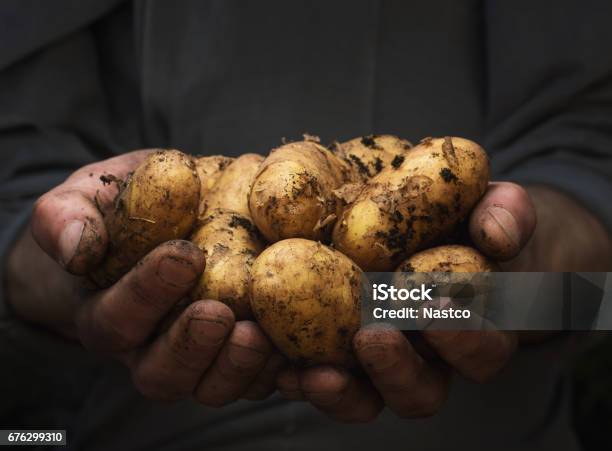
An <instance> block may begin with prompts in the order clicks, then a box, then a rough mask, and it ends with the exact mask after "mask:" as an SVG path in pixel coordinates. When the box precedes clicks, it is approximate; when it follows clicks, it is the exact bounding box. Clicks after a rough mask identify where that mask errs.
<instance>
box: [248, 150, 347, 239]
mask: <svg viewBox="0 0 612 451" xmlns="http://www.w3.org/2000/svg"><path fill="white" fill-rule="evenodd" d="M349 181H351V169H350V167H349V166H348V165H347V164H346V162H344V161H343V160H341V159H340V158H337V157H336V156H335V155H334V154H332V153H331V152H330V151H329V150H328V149H326V148H325V147H323V146H321V145H320V144H318V143H317V142H315V141H299V142H293V143H289V144H285V145H283V146H281V147H279V148H277V149H274V150H273V151H272V152H271V153H270V155H269V156H268V157H267V158H266V159H265V160H264V162H263V164H262V165H261V168H260V170H259V173H258V174H257V176H256V178H255V182H254V183H253V187H252V189H251V194H250V196H249V207H250V211H251V217H252V218H253V221H254V222H255V225H257V228H258V229H259V230H260V231H261V233H262V234H263V235H264V236H265V237H266V239H267V240H268V241H270V242H276V241H279V240H282V239H285V238H308V239H311V240H326V239H328V238H329V236H330V233H331V229H332V228H333V224H334V222H335V221H336V219H337V218H338V216H339V214H340V212H341V208H342V202H341V200H340V199H339V198H338V197H337V196H336V195H335V194H334V190H336V189H337V188H340V187H341V186H342V185H343V184H344V183H346V182H349Z"/></svg>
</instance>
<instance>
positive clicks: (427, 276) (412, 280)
mask: <svg viewBox="0 0 612 451" xmlns="http://www.w3.org/2000/svg"><path fill="white" fill-rule="evenodd" d="M495 271H498V267H497V265H496V264H495V263H493V262H492V261H490V260H488V259H487V258H486V257H485V256H484V255H482V254H481V253H480V252H478V251H477V250H476V249H474V248H472V247H469V246H460V245H447V246H437V247H432V248H430V249H426V250H424V251H421V252H417V253H416V254H414V255H413V256H412V257H410V258H409V259H407V260H406V261H404V262H402V264H401V265H399V266H398V268H397V270H396V275H395V277H394V282H393V285H394V286H395V287H396V288H398V289H401V288H412V287H414V286H418V285H419V284H421V283H424V284H426V285H429V286H430V285H432V284H435V285H436V290H437V295H438V296H448V297H450V298H455V302H456V303H457V302H458V301H459V299H463V301H461V302H460V303H462V302H465V299H468V300H469V301H468V302H469V304H470V309H471V310H472V312H474V313H480V314H482V312H483V310H482V309H483V308H484V307H485V306H486V304H487V303H488V299H487V298H488V295H489V290H490V289H491V288H492V286H493V285H492V284H493V282H494V279H493V278H492V277H491V276H492V275H491V274H489V275H487V273H492V272H495ZM475 273H476V274H475ZM411 306H414V307H418V303H415V304H414V305H411Z"/></svg>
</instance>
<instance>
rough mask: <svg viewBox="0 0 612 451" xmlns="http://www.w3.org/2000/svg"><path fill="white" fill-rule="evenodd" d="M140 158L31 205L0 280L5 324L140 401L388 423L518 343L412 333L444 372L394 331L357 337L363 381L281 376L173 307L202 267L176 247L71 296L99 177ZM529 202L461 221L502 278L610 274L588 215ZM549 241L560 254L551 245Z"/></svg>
mask: <svg viewBox="0 0 612 451" xmlns="http://www.w3.org/2000/svg"><path fill="white" fill-rule="evenodd" d="M147 152H148V151H136V152H131V153H128V154H124V155H122V156H119V157H115V158H112V159H109V160H105V161H101V162H98V163H95V164H93V165H89V166H85V167H83V168H81V169H80V170H78V171H77V172H75V173H74V174H73V175H71V176H70V177H69V178H68V179H67V180H66V181H65V182H64V183H63V184H61V185H59V186H58V187H56V188H54V189H53V190H51V191H50V192H48V193H46V194H45V195H43V196H42V197H41V198H40V199H39V201H38V202H37V203H36V206H35V208H34V211H33V214H32V218H31V223H30V227H29V229H28V230H26V231H25V232H24V233H23V235H22V236H21V237H20V238H19V239H18V240H17V242H16V243H15V245H14V246H13V249H12V251H11V253H10V255H9V259H8V265H7V273H6V279H7V288H8V295H9V296H8V298H9V302H10V303H11V305H12V307H13V309H14V311H15V313H16V314H17V315H19V316H20V317H21V318H23V319H24V320H26V321H31V322H35V323H39V324H43V325H45V326H47V327H49V328H50V329H52V330H54V331H56V332H57V333H58V334H60V335H62V336H64V337H66V338H69V339H72V340H76V341H78V342H80V343H81V344H83V346H84V347H85V348H87V349H89V350H92V351H95V352H101V353H105V354H110V355H112V356H114V357H115V358H117V359H118V360H120V361H121V362H123V363H124V364H125V365H126V366H127V367H128V368H129V369H130V371H131V373H132V376H133V380H134V384H135V386H136V388H137V389H138V390H139V391H140V392H141V393H143V394H144V395H145V396H147V397H150V398H153V399H162V400H173V399H179V398H184V397H188V396H192V397H194V398H195V399H196V400H198V401H199V402H201V403H202V404H205V405H209V406H222V405H225V404H227V403H230V402H232V401H235V400H236V399H239V398H246V399H263V398H265V397H267V396H268V395H270V394H271V393H272V392H273V391H274V390H275V389H276V388H278V389H279V390H280V392H281V393H282V394H283V395H284V396H285V397H287V398H289V399H303V400H307V401H309V402H311V403H312V404H313V405H314V406H316V407H317V408H319V409H320V410H322V411H323V412H325V413H326V414H328V415H330V416H332V417H333V418H336V419H338V420H341V421H358V422H363V421H370V420H372V419H373V418H375V417H376V416H377V415H378V413H379V412H380V410H381V409H382V408H383V407H384V406H385V405H386V406H388V407H389V408H390V409H391V410H392V411H394V412H395V413H396V414H397V415H399V416H400V417H419V416H427V415H431V414H433V413H435V412H436V411H437V409H438V408H439V407H440V406H441V405H442V404H443V402H444V400H445V398H446V393H447V391H448V386H449V383H450V375H451V373H452V372H453V371H456V372H458V373H461V374H462V375H464V376H466V377H468V378H470V379H473V380H475V381H478V382H483V381H486V380H488V379H490V378H491V377H493V376H494V375H495V374H496V373H497V372H498V371H499V370H500V369H501V368H502V367H503V366H504V365H505V364H506V363H507V361H508V360H509V359H510V357H511V355H512V354H513V353H514V352H515V350H516V348H517V343H518V341H519V339H518V338H519V337H518V336H517V334H514V333H511V332H500V331H495V330H488V331H485V332H475V331H462V332H448V331H445V332H441V331H427V332H424V333H423V338H424V339H425V341H426V342H427V344H428V345H429V347H430V348H431V349H433V351H435V353H436V354H438V356H439V357H440V358H441V359H442V360H443V361H444V364H442V365H439V364H437V363H436V362H437V361H439V359H433V360H432V359H426V358H424V357H422V356H421V354H419V353H418V352H416V350H415V347H414V346H413V344H411V342H410V341H408V339H406V338H405V337H404V335H402V334H401V333H400V332H398V331H394V330H370V329H362V330H361V331H359V332H358V333H357V335H356V336H355V339H354V349H355V353H356V355H357V357H358V359H359V361H360V363H361V365H362V366H363V368H364V370H365V373H366V374H367V377H357V376H354V375H353V374H352V373H349V372H348V371H345V370H341V369H338V368H333V367H327V366H323V367H315V368H310V369H306V370H301V371H298V370H296V369H294V368H285V362H284V359H283V358H282V357H281V356H280V355H278V354H277V353H276V352H274V351H273V347H272V346H271V344H270V342H269V341H268V339H267V338H266V336H265V335H264V334H263V332H262V331H261V329H260V328H259V327H258V326H257V324H255V323H253V322H250V321H235V319H234V317H233V314H232V312H231V310H230V309H229V308H227V307H226V306H225V305H224V304H222V303H219V302H216V301H210V300H200V301H197V302H194V303H192V304H190V305H188V306H187V305H184V304H183V303H182V302H181V300H182V299H183V298H184V297H185V295H186V294H187V293H188V292H189V291H190V290H191V288H192V287H193V285H194V284H195V283H196V281H197V279H198V277H199V275H200V274H201V272H202V269H203V264H204V262H203V256H202V253H201V251H199V249H198V248H197V247H196V246H194V245H192V244H191V243H189V242H186V241H174V242H169V243H165V244H162V245H160V246H159V247H157V248H156V249H155V250H153V251H152V252H151V253H150V254H149V255H147V257H145V258H144V259H143V260H142V262H141V264H139V265H138V266H137V267H135V268H134V269H133V270H132V271H131V272H130V273H128V274H127V275H126V276H124V277H123V278H122V279H121V280H120V281H119V282H117V283H116V284H115V285H113V286H111V287H110V288H108V289H106V290H101V291H92V290H89V289H87V288H84V286H83V278H82V277H80V276H82V275H84V274H87V273H88V272H89V271H90V270H91V269H93V268H95V267H96V265H97V264H98V263H99V261H100V260H101V259H102V257H103V255H104V251H105V249H106V246H107V244H108V243H107V234H106V230H105V228H104V221H103V218H102V216H101V215H100V213H99V210H98V208H97V207H96V205H95V201H94V198H95V197H96V196H97V198H98V202H102V203H105V202H106V203H108V202H111V200H112V199H113V197H114V195H115V193H116V190H115V188H114V187H113V186H103V185H102V184H101V183H100V182H99V176H100V175H102V174H109V173H110V174H114V175H115V176H118V177H124V176H125V175H126V174H127V173H128V172H130V171H132V170H133V169H134V168H135V167H136V166H137V165H138V164H139V163H140V162H141V161H142V160H143V158H144V157H145V155H146V154H147ZM529 194H531V198H532V199H533V203H532V200H531V199H530V195H529ZM529 194H528V193H527V192H526V191H525V190H524V189H522V188H521V187H519V186H517V185H514V184H510V183H493V184H491V185H490V187H489V189H488V191H487V193H486V194H485V196H484V197H483V199H482V200H481V201H480V203H479V204H478V206H477V207H476V208H475V210H474V212H473V213H472V217H471V221H470V232H471V235H472V238H473V240H474V242H475V244H476V245H477V247H478V248H479V249H480V250H481V251H482V252H483V253H485V254H487V255H489V256H491V257H493V258H495V259H496V260H500V261H501V260H510V261H509V262H508V263H506V264H505V268H506V269H508V270H523V271H528V270H541V271H546V270H548V271H555V270H568V271H577V270H585V269H588V270H593V271H596V270H604V269H606V267H605V265H603V264H601V265H599V266H597V265H596V264H595V262H598V261H610V258H608V260H605V258H606V257H609V256H610V255H611V254H612V251H611V250H610V249H611V245H610V238H609V236H608V235H607V233H606V232H605V230H604V229H603V227H602V226H601V225H600V224H599V223H598V222H597V220H596V219H595V218H594V217H593V216H592V215H591V214H590V213H589V212H587V211H586V210H584V209H582V208H581V207H580V206H578V205H577V204H576V203H575V202H574V201H572V200H571V199H570V198H568V197H567V196H565V195H562V194H559V193H557V192H555V191H553V190H550V189H547V188H543V187H537V188H536V187H534V188H531V189H530V190H529ZM534 204H535V207H534ZM536 210H537V215H538V217H539V226H538V227H537V229H536V228H535V225H536V219H535V218H536ZM559 211H564V215H563V217H559V215H558V212H559ZM534 229H536V232H535V235H534V236H533V238H532V239H531V241H530V237H531V235H532V234H533V231H534ZM482 230H484V231H485V232H486V233H485V234H484V235H483V234H482ZM30 231H31V233H30ZM483 236H486V239H483V238H482V237H483ZM560 237H563V240H564V242H566V243H567V246H565V247H564V249H565V250H559V249H560V247H559V246H558V245H557V244H558V240H559V239H560ZM585 237H587V238H585ZM608 269H609V268H608ZM283 368H285V369H283ZM417 386H418V390H415V389H414V388H415V387H417Z"/></svg>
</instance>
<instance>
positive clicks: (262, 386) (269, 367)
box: [242, 354, 287, 401]
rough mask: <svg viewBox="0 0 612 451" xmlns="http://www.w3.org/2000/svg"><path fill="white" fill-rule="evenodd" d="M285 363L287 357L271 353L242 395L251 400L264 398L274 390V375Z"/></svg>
mask: <svg viewBox="0 0 612 451" xmlns="http://www.w3.org/2000/svg"><path fill="white" fill-rule="evenodd" d="M285 365H287V359H285V358H284V357H283V356H282V355H280V354H272V355H271V356H270V358H269V359H268V361H267V362H266V365H265V366H264V368H263V370H261V372H260V373H259V374H258V375H257V378H256V379H255V380H254V381H253V382H252V383H251V385H249V387H248V388H247V390H246V392H245V393H244V395H242V397H243V398H244V399H249V400H253V401H254V400H261V399H266V398H267V397H268V396H270V395H271V394H272V393H274V390H276V377H277V375H278V373H279V372H280V371H281V370H282V369H283V368H284V367H285Z"/></svg>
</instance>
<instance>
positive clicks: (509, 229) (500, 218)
mask: <svg viewBox="0 0 612 451" xmlns="http://www.w3.org/2000/svg"><path fill="white" fill-rule="evenodd" d="M487 213H488V214H489V216H490V217H491V218H492V219H493V221H494V222H495V223H496V224H497V225H498V226H499V228H500V229H501V230H502V232H504V234H505V235H506V236H507V237H508V239H509V240H510V242H511V243H513V244H514V245H516V246H519V245H520V242H521V235H520V232H519V227H518V224H517V222H516V219H515V218H514V216H512V213H510V212H509V211H508V210H506V209H505V208H503V207H498V206H491V207H489V208H487Z"/></svg>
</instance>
